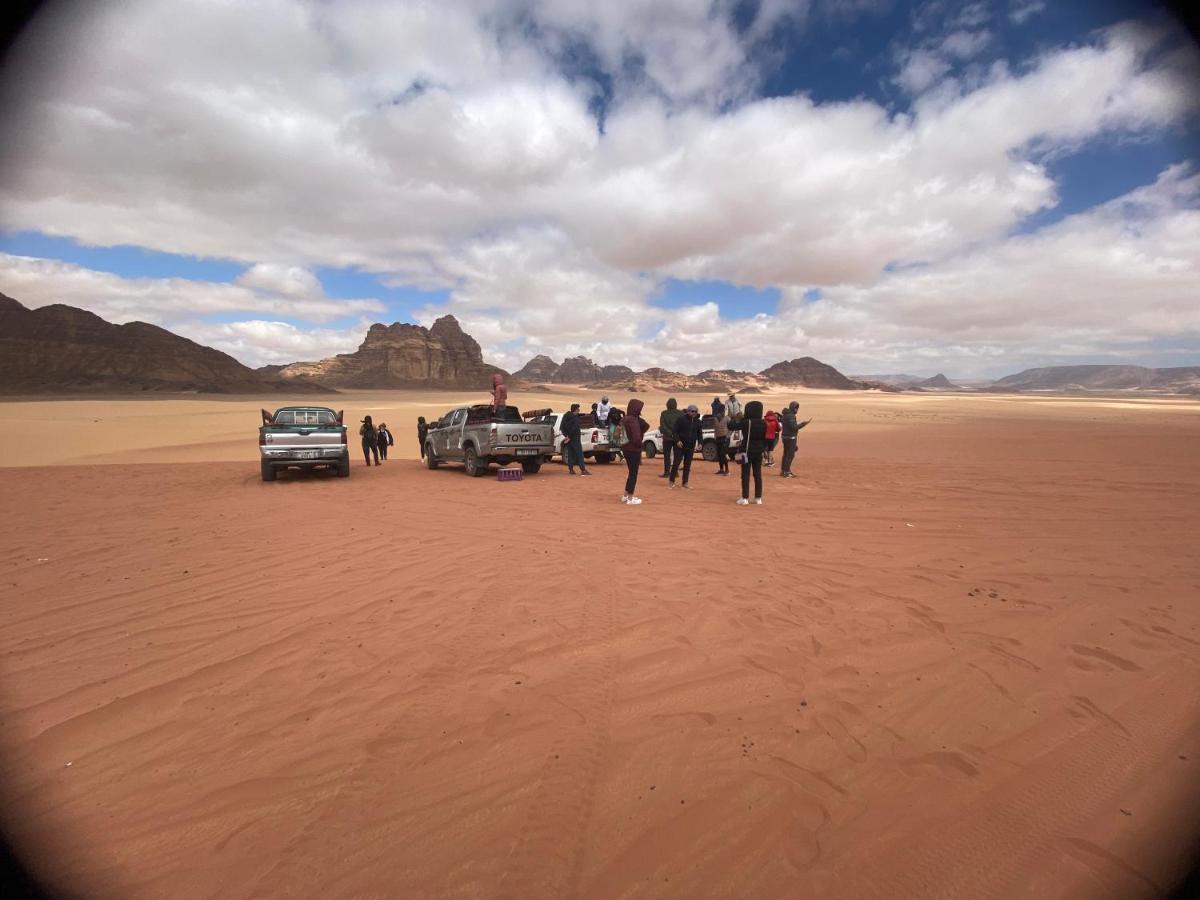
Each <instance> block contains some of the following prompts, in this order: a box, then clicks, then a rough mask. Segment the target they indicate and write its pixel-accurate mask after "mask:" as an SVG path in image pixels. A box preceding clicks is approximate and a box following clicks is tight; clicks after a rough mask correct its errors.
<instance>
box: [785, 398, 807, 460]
mask: <svg viewBox="0 0 1200 900" xmlns="http://www.w3.org/2000/svg"><path fill="white" fill-rule="evenodd" d="M799 409H800V404H799V403H797V402H796V401H795V400H793V401H792V402H791V403H789V404H788V408H787V409H786V410H784V413H783V415H782V416H781V417H780V419H779V426H780V428H781V429H782V431H781V432H780V435H779V437H780V439H781V440H782V441H783V462H782V464H781V466H780V468H781V469H782V470H783V471H781V472H780V473H779V474H780V475H782V476H783V477H784V478H795V477H796V476H795V475H794V474H792V461H793V460H794V459H795V458H796V438H797V436H798V435H799V434H800V429H801V428H803V427H804V426H805V425H807V424H808V423H809V422H811V421H812V419H805V420H804V421H803V422H798V421H796V412H797V411H798V410H799Z"/></svg>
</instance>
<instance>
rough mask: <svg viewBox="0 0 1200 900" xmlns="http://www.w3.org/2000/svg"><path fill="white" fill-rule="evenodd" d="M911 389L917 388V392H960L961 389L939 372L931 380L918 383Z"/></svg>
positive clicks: (927, 379)
mask: <svg viewBox="0 0 1200 900" xmlns="http://www.w3.org/2000/svg"><path fill="white" fill-rule="evenodd" d="M913 387H914V388H917V389H918V390H922V391H961V390H962V388H960V387H959V386H958V385H957V384H955V383H954V382H952V381H951V380H950V379H949V378H947V377H946V376H945V375H943V374H942V373H941V372H938V373H937V374H936V375H934V376H933V377H932V378H926V379H924V380H922V381H918V382H917V383H916V384H914V385H913Z"/></svg>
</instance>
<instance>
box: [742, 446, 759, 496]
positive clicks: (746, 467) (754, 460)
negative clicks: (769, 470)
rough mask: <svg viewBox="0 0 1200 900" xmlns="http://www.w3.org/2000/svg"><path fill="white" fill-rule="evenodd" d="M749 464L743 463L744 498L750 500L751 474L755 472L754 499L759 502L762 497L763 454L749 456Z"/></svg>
mask: <svg viewBox="0 0 1200 900" xmlns="http://www.w3.org/2000/svg"><path fill="white" fill-rule="evenodd" d="M748 459H749V460H750V461H749V462H745V463H742V497H743V499H746V500H749V499H750V472H751V470H753V472H754V497H755V499H756V500H757V499H758V498H760V497H762V459H763V458H762V454H761V453H751V454H749V456H748Z"/></svg>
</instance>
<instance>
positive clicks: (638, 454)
mask: <svg viewBox="0 0 1200 900" xmlns="http://www.w3.org/2000/svg"><path fill="white" fill-rule="evenodd" d="M645 405H646V404H644V403H643V402H642V401H641V400H638V399H637V398H634V399H632V400H630V401H629V411H628V412H626V413H625V416H624V418H622V419H621V427H622V428H623V429H625V443H624V444H622V445H621V452H622V453H623V454H624V456H625V465H627V466H628V467H629V476H628V477H627V478H626V479H625V493H624V494H622V495H621V502H622V503H626V504H628V505H629V506H637V505H638V504H639V503H641V502H642V498H641V497H639V496H637V495H636V494H634V491H635V490H637V479H638V469H640V468H641V466H642V437H643V435H644V434H645V423H644V421H643V420H642V419H641V418H640V414H641V412H642V407H643V406H645Z"/></svg>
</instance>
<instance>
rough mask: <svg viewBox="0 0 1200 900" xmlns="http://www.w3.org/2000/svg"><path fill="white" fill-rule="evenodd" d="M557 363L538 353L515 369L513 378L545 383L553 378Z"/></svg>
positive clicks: (556, 370)
mask: <svg viewBox="0 0 1200 900" xmlns="http://www.w3.org/2000/svg"><path fill="white" fill-rule="evenodd" d="M558 369H559V365H558V363H556V362H555V361H554V360H552V359H551V358H550V357H548V356H546V355H545V354H542V353H539V354H538V355H537V356H535V357H534V358H533V359H531V360H530V361H529V362H527V363H525V365H523V366H521V368H519V369H517V371H515V372H513V378H516V379H519V380H521V381H529V382H534V383H539V382H540V383H545V382H548V381H553V380H554V375H555V373H556V372H558Z"/></svg>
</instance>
